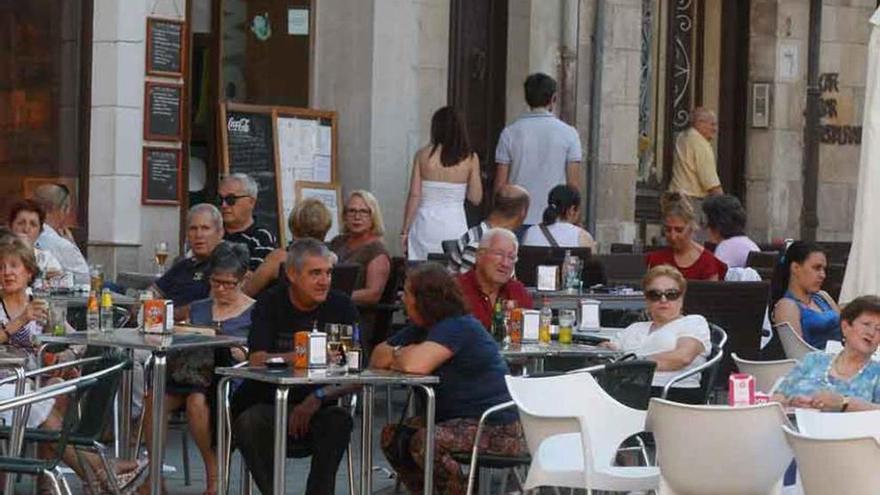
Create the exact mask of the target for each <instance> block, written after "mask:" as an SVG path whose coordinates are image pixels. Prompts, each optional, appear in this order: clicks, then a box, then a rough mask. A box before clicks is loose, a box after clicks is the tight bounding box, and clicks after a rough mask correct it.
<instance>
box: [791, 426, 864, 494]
mask: <svg viewBox="0 0 880 495" xmlns="http://www.w3.org/2000/svg"><path fill="white" fill-rule="evenodd" d="M848 415H849V414H842V415H841V416H848ZM782 429H783V431H784V432H785V437H786V439H787V440H788V443H789V445H791V448H792V450H794V456H795V458H796V459H797V466H798V471H800V475H801V481H802V483H803V488H804V493H807V494H809V495H840V494H844V493H877V490H878V488H877V487H880V469H877V466H878V465H880V443H878V440H877V438H876V437H861V438H847V439H823V438H814V437H812V436H811V435H810V436H808V435H803V434H800V433H796V432H794V431H793V430H792V429H791V428H788V427H786V426H783V427H782Z"/></svg>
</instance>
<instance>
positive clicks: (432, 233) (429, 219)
mask: <svg viewBox="0 0 880 495" xmlns="http://www.w3.org/2000/svg"><path fill="white" fill-rule="evenodd" d="M466 194H467V184H465V183H460V184H456V183H452V182H439V181H433V180H426V181H422V200H421V202H420V203H419V208H418V210H416V216H415V219H413V223H412V225H411V226H410V228H409V238H408V241H407V255H408V258H409V259H411V260H424V259H428V253H442V252H443V248H442V247H441V245H440V243H441V242H443V241H446V240H449V239H458V238H459V237H461V235H462V234H464V233H465V231H467V228H468V227H467V218H466V217H465V213H464V199H465V195H466Z"/></svg>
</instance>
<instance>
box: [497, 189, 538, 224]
mask: <svg viewBox="0 0 880 495" xmlns="http://www.w3.org/2000/svg"><path fill="white" fill-rule="evenodd" d="M517 189H519V188H517ZM512 191H514V189H512V188H508V187H502V188H501V189H499V190H498V191H497V192H496V193H495V196H494V198H493V199H492V203H493V204H492V212H493V213H496V214H498V215H501V216H502V217H504V218H513V217H516V216H518V215H520V214H521V213H522V212H523V211H525V210H528V209H529V194H528V193H527V192H525V191H522V192H516V193H512Z"/></svg>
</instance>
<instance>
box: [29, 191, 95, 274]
mask: <svg viewBox="0 0 880 495" xmlns="http://www.w3.org/2000/svg"><path fill="white" fill-rule="evenodd" d="M34 199H35V200H37V201H38V202H39V203H40V204H41V205H42V206H43V208H44V209H45V210H46V221H45V222H44V223H43V231H42V233H40V237H39V238H37V243H36V246H37V248H38V249H42V250H45V251H49V252H50V253H52V255H54V256H55V257H56V258H57V259H58V261H59V262H61V266H62V267H63V268H64V271H66V272H71V273H73V277H74V281H75V282H76V283H77V284H82V283H88V281H89V264H88V263H86V259H85V257H83V255H82V253H81V252H80V250H79V248H78V247H76V244H74V243H73V242H71V241H70V240H69V239H67V238H66V237H64V236H62V235H61V234H60V233H59V232H66V231H67V228H66V226H65V219H66V218H67V214H68V212H69V211H70V192H69V191H68V190H67V188H66V187H62V186H59V185H57V184H45V185H42V186H40V187H38V188H37V189H36V191H34Z"/></svg>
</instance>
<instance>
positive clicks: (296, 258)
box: [287, 237, 333, 271]
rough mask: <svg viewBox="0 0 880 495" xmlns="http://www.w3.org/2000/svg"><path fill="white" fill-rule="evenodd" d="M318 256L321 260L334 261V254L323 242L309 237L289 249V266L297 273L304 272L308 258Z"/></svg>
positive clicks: (298, 241) (299, 240) (295, 242)
mask: <svg viewBox="0 0 880 495" xmlns="http://www.w3.org/2000/svg"><path fill="white" fill-rule="evenodd" d="M312 256H317V257H320V258H327V259H332V256H333V253H332V252H331V251H330V248H328V247H327V245H326V244H324V243H323V242H321V241H318V240H315V239H312V238H310V237H307V238H305V239H298V240H296V241H294V242H293V244H291V245H290V247H289V248H287V266H288V267H293V268H294V269H295V270H296V271H300V270H302V267H303V264H304V263H305V261H306V258H309V257H312Z"/></svg>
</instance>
